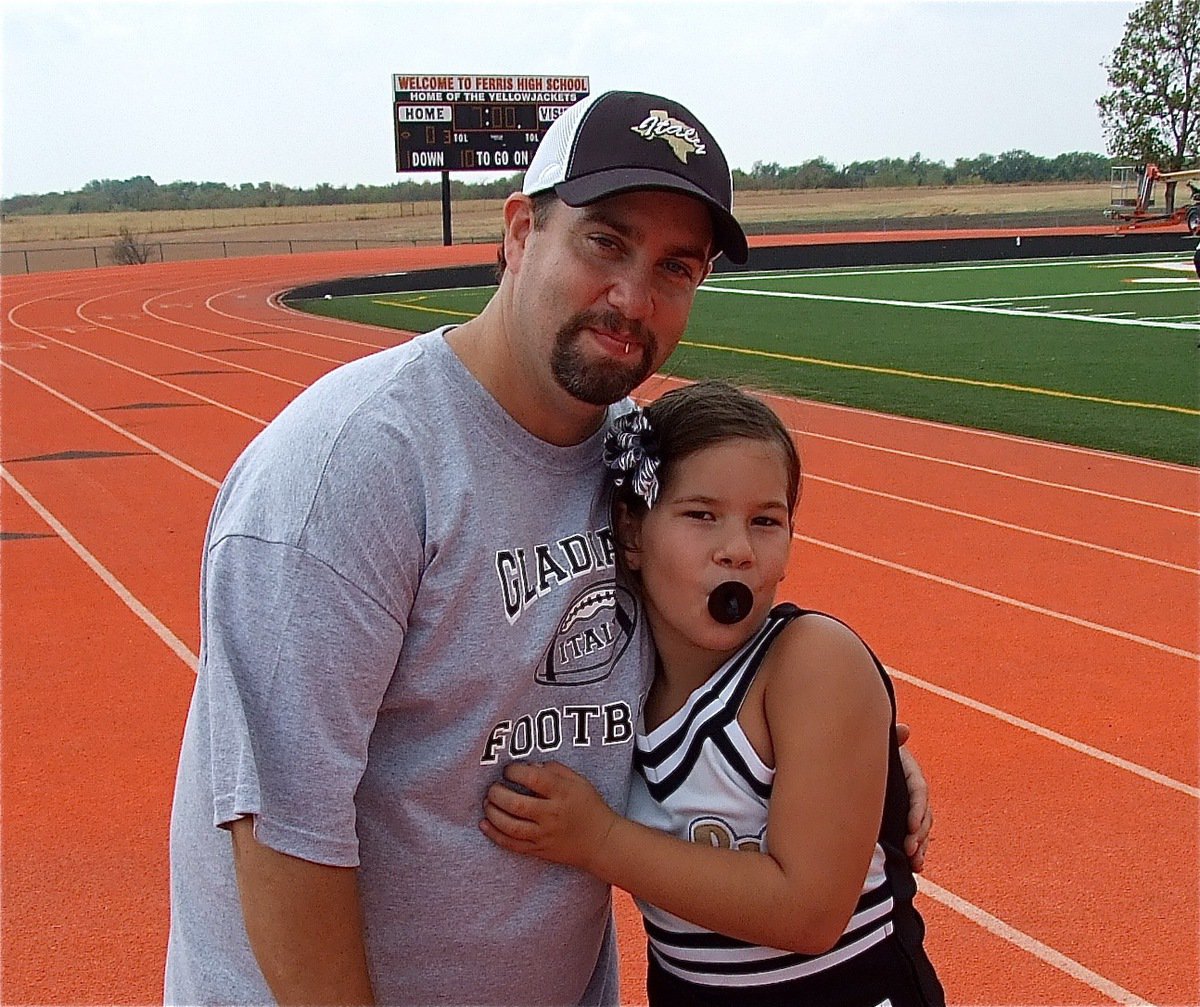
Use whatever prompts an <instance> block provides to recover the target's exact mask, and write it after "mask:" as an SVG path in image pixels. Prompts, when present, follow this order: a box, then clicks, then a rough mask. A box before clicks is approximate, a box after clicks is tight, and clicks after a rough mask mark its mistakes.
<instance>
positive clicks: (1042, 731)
mask: <svg viewBox="0 0 1200 1007" xmlns="http://www.w3.org/2000/svg"><path fill="white" fill-rule="evenodd" d="M887 670H888V674H889V675H891V676H892V677H893V678H895V679H896V680H897V681H899V682H906V683H907V684H909V685H911V686H913V688H916V689H923V690H924V691H925V692H931V693H933V694H934V695H935V696H940V697H941V698H942V699H946V700H949V701H950V702H952V703H957V704H959V705H960V706H965V707H967V708H968V709H971V710H974V711H975V712H976V713H982V714H984V715H985V716H988V717H993V718H995V719H996V720H999V721H1003V722H1004V723H1005V724H1008V725H1010V726H1012V727H1015V728H1017V729H1018V730H1022V731H1028V732H1029V733H1030V734H1035V735H1037V736H1038V737H1039V738H1044V739H1045V740H1046V741H1051V742H1053V743H1054V744H1056V745H1061V746H1062V747H1063V748H1069V749H1070V750H1071V751H1073V752H1078V753H1079V754H1080V755H1085V756H1087V757H1088V758H1091V759H1096V760H1097V761H1099V762H1103V763H1106V764H1107V765H1109V766H1113V767H1115V768H1116V769H1122V770H1124V771H1125V772H1127V773H1132V774H1133V775H1134V776H1140V777H1141V778H1142V779H1143V780H1149V781H1150V782H1151V783H1157V784H1158V785H1159V786H1162V787H1167V788H1168V789H1170V790H1177V791H1179V793H1181V794H1185V795H1187V796H1188V797H1192V798H1196V799H1197V800H1200V787H1194V786H1192V785H1191V784H1188V783H1183V782H1182V781H1180V780H1176V779H1174V778H1173V777H1170V776H1167V775H1166V774H1165V773H1160V772H1158V771H1157V770H1154V769H1149V768H1148V767H1146V766H1143V765H1140V764H1139V763H1136V762H1130V761H1129V760H1128V759H1123V758H1121V756H1119V755H1113V754H1112V753H1111V752H1106V751H1104V749H1102V748H1096V747H1095V746H1093V745H1088V744H1086V743H1085V742H1082V741H1076V740H1075V739H1074V738H1071V737H1068V736H1067V735H1065V734H1059V733H1058V731H1052V730H1050V729H1049V728H1048V727H1042V726H1041V725H1039V724H1035V723H1033V722H1032V721H1030V720H1026V719H1025V718H1024V717H1018V716H1016V715H1014V714H1011V713H1006V712H1005V711H1004V710H1001V709H999V708H998V707H995V706H989V705H988V704H987V703H981V702H980V701H979V700H977V699H972V698H971V697H970V696H964V695H963V694H962V693H961V692H954V691H953V690H952V689H946V688H943V687H942V686H940V685H934V684H933V683H932V682H928V681H926V680H925V679H923V678H918V677H917V676H916V675H910V674H908V673H907V672H904V671H900V670H899V669H898V668H893V667H892V666H891V665H888V666H887Z"/></svg>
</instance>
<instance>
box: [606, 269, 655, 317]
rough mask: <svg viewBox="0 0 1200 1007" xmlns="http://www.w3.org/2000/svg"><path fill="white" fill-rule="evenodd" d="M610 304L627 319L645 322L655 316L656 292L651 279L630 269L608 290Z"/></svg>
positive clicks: (615, 280)
mask: <svg viewBox="0 0 1200 1007" xmlns="http://www.w3.org/2000/svg"><path fill="white" fill-rule="evenodd" d="M608 303H609V304H611V305H612V306H613V308H615V309H616V310H617V311H619V312H620V313H621V314H622V315H624V316H625V317H626V318H630V319H636V320H637V321H644V320H645V319H647V318H649V317H650V316H651V315H652V314H654V291H653V287H652V284H651V279H650V277H648V276H646V275H644V274H643V273H642V272H641V271H640V270H636V269H628V270H625V271H623V272H621V273H620V274H619V275H618V276H617V277H615V278H614V280H613V282H612V283H611V284H610V285H609V288H608Z"/></svg>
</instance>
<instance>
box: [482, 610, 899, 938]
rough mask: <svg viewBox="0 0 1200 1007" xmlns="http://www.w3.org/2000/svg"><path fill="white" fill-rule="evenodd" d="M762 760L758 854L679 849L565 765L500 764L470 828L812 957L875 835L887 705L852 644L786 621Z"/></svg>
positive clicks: (832, 627)
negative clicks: (769, 750)
mask: <svg viewBox="0 0 1200 1007" xmlns="http://www.w3.org/2000/svg"><path fill="white" fill-rule="evenodd" d="M759 674H760V675H764V674H765V675H766V676H767V678H766V679H765V681H764V686H765V688H764V700H763V702H764V709H765V714H766V720H767V726H768V728H769V731H770V736H771V742H772V745H773V748H774V760H775V781H774V785H773V788H772V793H771V801H770V806H769V809H768V818H767V837H768V846H769V852H767V853H759V852H750V851H740V850H725V849H716V848H713V847H711V846H701V845H698V844H693V843H688V842H684V841H682V840H679V839H676V838H675V837H673V836H669V835H667V834H666V833H663V832H659V831H657V830H655V829H650V828H647V827H645V826H642V825H638V824H636V823H634V822H631V821H629V820H628V819H625V818H622V817H621V816H620V815H618V814H617V813H616V812H614V811H613V810H612V809H611V808H609V807H608V806H607V805H606V804H605V803H604V802H603V800H602V799H601V798H600V796H599V795H598V794H597V793H596V792H595V790H594V789H593V788H592V787H591V785H590V784H589V783H588V782H587V781H586V780H584V779H583V778H582V777H580V776H579V775H578V774H576V773H574V772H572V771H571V770H569V769H567V768H566V767H564V766H561V765H558V764H557V763H550V764H548V765H543V766H535V765H529V764H527V763H513V764H512V765H510V766H509V767H508V768H507V769H506V770H505V776H506V778H507V779H508V780H510V781H511V782H513V783H516V784H518V785H520V786H521V787H524V788H526V790H527V791H529V793H519V792H517V791H515V790H512V789H511V788H509V787H507V786H505V785H503V784H500V783H497V784H493V785H492V787H491V788H490V789H489V790H488V795H487V800H486V801H485V806H484V811H485V820H484V821H483V822H481V823H480V827H481V828H482V829H483V831H484V833H485V834H486V835H487V836H488V837H489V838H490V839H492V840H493V841H494V842H496V843H498V844H499V845H500V846H503V847H504V848H505V849H508V850H511V851H513V852H516V853H523V854H529V855H532V856H537V857H541V858H542V859H544V860H550V861H553V862H556V863H561V864H567V865H570V866H574V867H579V868H581V869H583V870H585V871H587V872H588V873H590V874H593V875H594V876H596V877H597V878H599V879H600V880H602V881H606V882H608V883H610V884H614V885H617V886H618V887H620V888H623V889H625V890H626V891H627V892H630V893H631V894H632V895H634V896H635V897H637V898H641V899H644V900H645V901H647V902H650V903H652V904H654V905H656V906H659V907H660V908H663V909H665V910H667V911H668V912H671V913H674V914H675V915H676V916H679V917H681V918H683V919H685V920H689V921H691V922H693V923H695V924H697V925H699V926H703V927H706V928H707V929H709V930H714V931H716V932H718V933H722V934H726V935H728V936H730V937H735V938H738V939H741V940H745V941H751V942H753V943H756V944H762V945H765V946H768V947H775V948H782V949H785V950H792V951H798V952H801V953H804V954H817V953H820V952H822V951H825V950H827V949H828V948H830V947H832V946H833V945H834V944H835V943H836V942H837V939H838V938H839V937H840V936H841V934H842V932H843V931H844V930H845V927H846V924H847V922H848V921H849V919H850V916H851V914H852V913H853V911H854V907H855V905H856V903H857V901H858V897H859V894H860V893H861V890H862V885H863V880H864V879H865V877H866V874H867V869H868V866H869V864H870V860H871V853H872V851H873V849H874V846H875V841H876V839H877V837H878V835H879V825H880V821H881V818H882V814H883V798H884V788H885V783H886V777H887V754H888V739H889V727H890V724H891V706H890V703H889V702H888V698H887V693H886V691H885V689H884V686H883V683H882V681H881V680H880V678H879V673H878V671H876V669H875V665H874V662H873V661H872V660H871V657H870V655H869V654H868V653H867V650H866V648H865V647H864V646H863V644H862V642H861V641H860V640H859V639H858V638H857V637H856V636H855V635H854V634H853V633H852V632H851V631H850V630H848V629H847V628H846V627H844V626H842V625H841V624H840V623H837V622H835V621H834V620H831V619H826V618H824V617H821V616H812V615H809V616H804V617H802V618H800V619H797V620H796V621H795V622H793V623H792V624H791V625H789V626H788V627H787V629H786V630H784V632H783V633H782V634H781V636H780V638H779V640H778V641H777V642H776V644H775V645H774V647H773V648H772V652H771V654H770V655H769V657H768V661H767V662H766V663H764V666H763V668H762V669H761V670H760V671H759Z"/></svg>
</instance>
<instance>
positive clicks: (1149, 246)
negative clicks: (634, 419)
mask: <svg viewBox="0 0 1200 1007" xmlns="http://www.w3.org/2000/svg"><path fill="white" fill-rule="evenodd" d="M1195 240H1196V238H1195V236H1194V235H1190V234H1186V233H1180V232H1178V231H1171V232H1166V233H1164V232H1148V231H1142V232H1127V233H1123V234H1067V235H1054V234H1035V235H1021V236H1020V237H1017V236H1015V235H1009V236H1005V237H996V236H987V237H981V238H942V239H939V238H931V239H928V240H924V239H922V240H916V241H849V242H845V243H843V244H830V245H773V246H766V247H758V248H751V249H750V256H749V259H748V261H747V262H746V264H745V265H744V266H738V265H734V264H733V263H732V262H729V261H728V260H727V259H724V258H720V259H717V261H716V264H715V266H714V270H713V271H714V272H716V273H737V272H748V271H755V272H761V271H764V270H777V269H779V270H783V269H822V268H831V267H835V266H895V265H915V264H918V263H932V262H978V261H996V260H999V259H1057V258H1070V257H1072V256H1093V255H1125V254H1137V253H1142V252H1177V251H1180V250H1185V251H1191V250H1192V244H1191V243H1192V242H1194V241H1195ZM495 282H496V269H495V266H493V265H478V266H451V267H442V268H438V269H415V270H411V271H409V272H404V273H384V274H380V275H375V276H348V277H343V278H340V279H333V280H324V281H322V282H319V283H310V284H306V285H305V286H302V287H296V288H295V289H293V290H289V291H286V292H285V293H284V294H282V295H281V297H280V300H283V301H299V300H305V299H307V298H318V297H324V296H325V295H326V294H328V295H329V296H331V297H354V296H362V295H366V294H397V293H403V292H406V291H413V290H441V289H447V288H452V287H486V286H490V285H492V284H494V283H495Z"/></svg>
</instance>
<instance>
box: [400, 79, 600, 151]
mask: <svg viewBox="0 0 1200 1007" xmlns="http://www.w3.org/2000/svg"><path fill="white" fill-rule="evenodd" d="M588 89H589V82H588V78H587V77H579V76H574V77H569V76H560V77H536V76H528V75H516V74H511V75H509V74H502V75H494V74H400V73H398V74H394V75H393V77H392V92H393V116H392V121H393V123H394V125H395V130H396V170H397V171H445V172H449V171H524V170H525V169H526V168H527V167H528V166H529V162H530V160H531V159H532V157H533V152H534V150H536V149H537V145H538V142H539V141H540V140H541V138H542V136H543V135H544V134H545V132H546V130H547V129H549V127H550V124H551V123H552V122H554V120H555V119H557V118H558V117H559V116H560V115H561V114H562V112H563V110H564V109H566V108H568V107H569V106H571V105H573V104H575V102H577V101H580V100H581V99H583V98H586V97H587V95H588Z"/></svg>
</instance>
